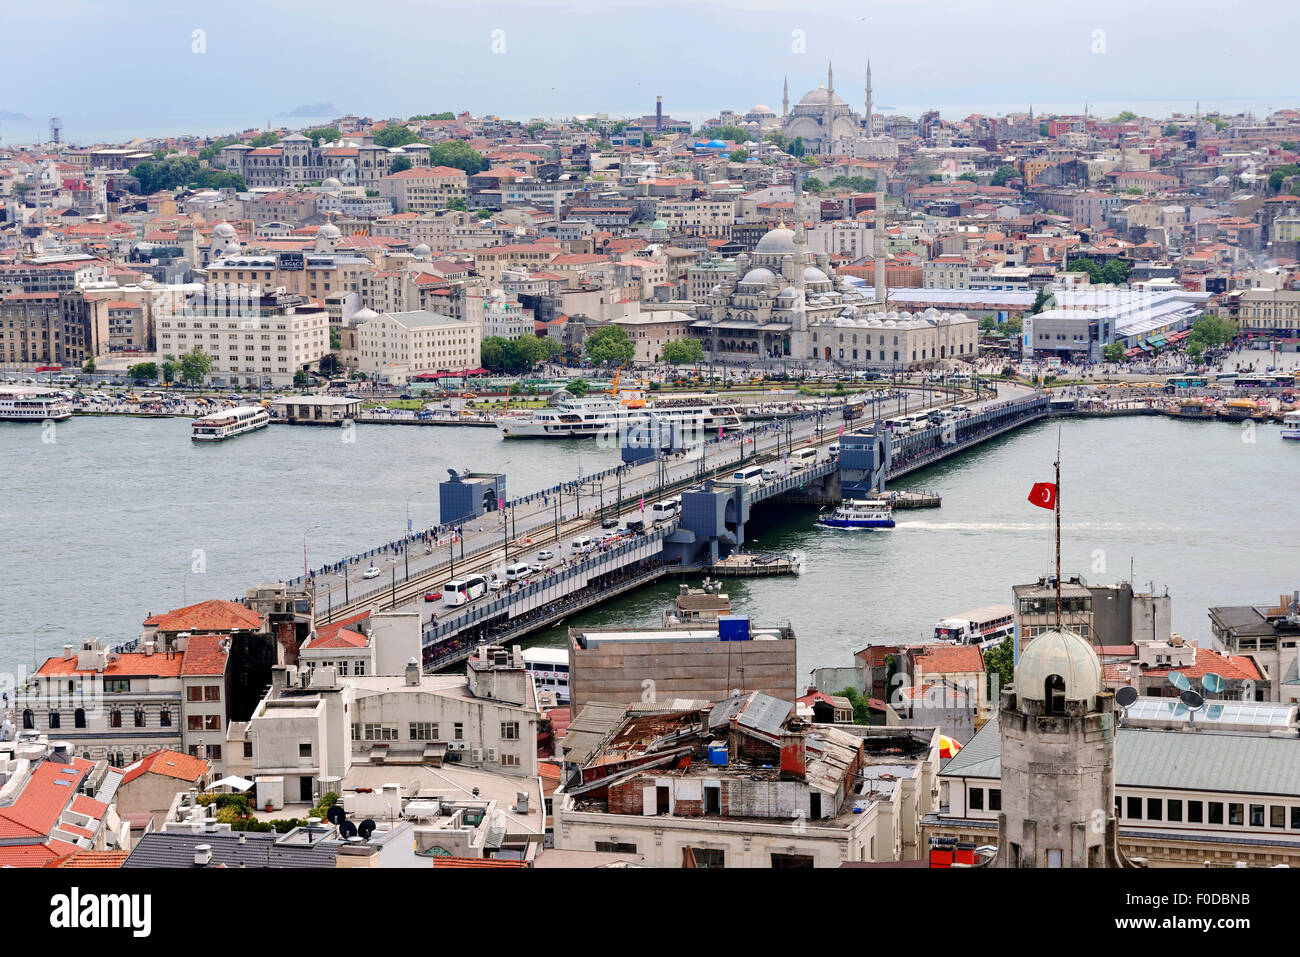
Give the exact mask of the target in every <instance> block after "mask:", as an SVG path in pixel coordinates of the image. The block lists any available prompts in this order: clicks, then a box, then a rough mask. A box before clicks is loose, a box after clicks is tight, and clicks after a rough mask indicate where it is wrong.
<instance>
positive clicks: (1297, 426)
mask: <svg viewBox="0 0 1300 957" xmlns="http://www.w3.org/2000/svg"><path fill="white" fill-rule="evenodd" d="M1282 438H1284V439H1300V410H1297V411H1295V412H1288V413H1287V414H1286V415H1284V416H1282Z"/></svg>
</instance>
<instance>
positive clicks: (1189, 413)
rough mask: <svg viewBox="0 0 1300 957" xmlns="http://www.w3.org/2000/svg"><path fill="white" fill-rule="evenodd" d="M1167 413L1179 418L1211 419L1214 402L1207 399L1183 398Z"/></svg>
mask: <svg viewBox="0 0 1300 957" xmlns="http://www.w3.org/2000/svg"><path fill="white" fill-rule="evenodd" d="M1169 414H1170V415H1172V416H1174V417H1175V418H1179V419H1212V418H1214V403H1213V402H1212V401H1210V400H1209V399H1183V400H1182V401H1181V402H1179V403H1178V404H1177V405H1175V406H1174V407H1173V408H1172V409H1170V410H1169Z"/></svg>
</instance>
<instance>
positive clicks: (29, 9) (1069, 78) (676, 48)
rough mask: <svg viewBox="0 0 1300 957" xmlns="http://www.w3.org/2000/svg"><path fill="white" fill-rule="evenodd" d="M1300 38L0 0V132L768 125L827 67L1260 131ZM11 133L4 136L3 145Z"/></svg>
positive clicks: (518, 8)
mask: <svg viewBox="0 0 1300 957" xmlns="http://www.w3.org/2000/svg"><path fill="white" fill-rule="evenodd" d="M1297 20H1300V15H1298V14H1297V13H1296V7H1295V5H1294V3H1293V2H1289V0H1288V2H1274V0H1267V2H1264V0H1260V2H1254V0H1252V2H1251V3H1248V4H1243V5H1240V6H1234V5H1224V4H1223V3H1221V2H1218V0H1215V2H1210V0H1179V2H1165V0H1155V2H1150V0H1095V2H1091V3H1088V4H1083V3H1069V4H1060V3H1057V2H1053V0H1046V2H1044V0H1037V2H1031V0H967V2H954V3H948V2H943V0H937V2H930V3H899V2H891V3H880V2H875V0H872V2H864V0H843V2H834V3H832V2H827V0H799V2H795V0H458V2H455V3H445V2H441V0H362V2H358V0H346V2H344V0H312V2H299V0H279V2H277V0H226V2H219V3H203V4H198V3H189V2H185V0H0V35H2V36H5V37H6V43H5V56H4V57H3V59H0V111H8V112H11V113H21V114H26V115H27V116H28V117H30V118H31V119H32V120H33V121H34V124H35V126H38V127H43V126H44V124H45V122H46V120H47V118H48V117H49V116H50V115H52V114H53V115H58V116H60V117H62V118H63V121H64V128H65V131H66V135H67V136H68V138H70V139H72V140H74V141H82V142H86V141H90V140H93V139H95V138H96V137H99V136H104V137H108V136H113V135H117V136H121V135H125V134H126V133H128V132H130V131H139V132H156V131H161V130H169V131H173V132H174V131H180V130H186V129H190V130H201V131H207V132H211V131H219V130H225V129H231V128H235V127H243V126H246V125H257V124H261V123H265V121H266V120H267V118H269V117H272V116H274V114H276V113H279V112H281V111H288V110H292V109H293V108H294V107H297V106H299V105H301V104H308V103H317V102H329V103H332V104H334V105H335V106H337V107H338V108H339V110H341V111H344V112H354V113H360V114H365V115H370V116H375V117H383V116H390V115H400V116H407V115H410V114H412V113H416V112H438V111H442V110H448V109H450V110H456V111H459V110H465V109H467V110H471V111H473V112H474V113H476V114H478V113H498V114H500V115H502V116H507V117H514V118H527V117H530V116H565V115H571V114H573V113H593V112H608V113H613V114H626V113H629V112H631V111H638V112H640V111H644V112H647V113H648V112H652V111H653V109H654V97H655V95H656V94H662V95H663V97H664V107H665V112H667V113H669V114H672V113H673V112H674V111H676V112H677V113H678V114H681V115H684V116H686V118H695V117H698V116H699V115H700V114H701V113H702V112H704V111H709V112H711V113H715V112H716V111H717V110H718V109H720V108H732V109H737V110H746V109H748V108H749V107H750V106H751V105H752V104H754V103H756V102H758V101H762V102H764V103H766V104H768V105H769V106H771V107H772V108H773V109H774V110H777V111H779V110H780V106H781V104H780V100H781V78H782V75H783V74H786V73H788V74H789V75H790V89H791V97H792V99H793V100H797V99H798V97H799V96H800V95H802V94H803V93H804V92H806V91H807V90H809V89H811V88H813V87H815V86H816V85H817V83H818V82H819V81H820V80H823V79H824V78H825V74H826V61H827V58H828V57H829V58H833V59H834V62H835V88H836V91H837V92H840V93H841V95H843V96H844V97H845V98H846V99H847V100H849V102H850V103H852V104H854V105H855V106H859V108H860V104H861V101H862V99H863V95H862V87H863V72H864V70H865V67H866V62H867V58H868V57H870V58H871V61H872V70H873V75H874V81H875V102H876V106H877V108H878V109H885V108H889V107H899V108H902V107H910V108H916V107H936V108H943V107H945V106H948V107H952V106H960V105H992V104H1027V103H1029V102H1030V101H1031V100H1032V101H1033V102H1034V103H1035V104H1036V105H1040V106H1041V105H1050V104H1057V105H1062V104H1078V108H1079V109H1081V108H1082V103H1083V101H1084V100H1085V99H1087V100H1089V101H1091V102H1093V103H1099V104H1114V103H1131V104H1141V103H1143V102H1147V103H1152V104H1153V111H1154V104H1160V105H1161V107H1162V108H1163V107H1165V105H1166V104H1168V103H1170V102H1174V103H1178V102H1186V103H1188V104H1190V103H1191V101H1193V100H1195V99H1196V98H1198V97H1199V98H1200V99H1201V100H1202V101H1203V102H1204V103H1206V104H1216V105H1219V106H1222V107H1224V108H1230V107H1231V106H1232V101H1234V100H1239V101H1243V106H1241V107H1240V108H1242V109H1244V108H1248V107H1249V108H1254V109H1256V110H1257V111H1258V110H1261V109H1263V108H1264V107H1265V106H1273V107H1282V106H1297V105H1300V66H1298V65H1297V58H1296V56H1295V53H1294V49H1293V44H1294V38H1295V36H1296V30H1295V28H1296V24H1297ZM195 30H203V31H205V34H204V37H203V41H204V44H205V52H201V53H196V52H194V49H193V48H194V46H195V40H194V39H193V31H195ZM494 31H499V32H495V33H494ZM796 31H801V32H800V33H796ZM800 43H802V49H803V51H804V52H798V50H799V49H800ZM494 46H495V48H496V50H499V51H501V52H494ZM1245 101H1249V102H1245ZM276 122H281V121H280V120H277V121H276ZM25 126H26V127H29V128H31V126H32V124H23V123H21V122H20V121H16V120H9V121H6V122H5V126H4V133H5V139H6V140H7V141H14V140H17V139H22V138H23V137H22V136H21V133H22V132H23V127H25Z"/></svg>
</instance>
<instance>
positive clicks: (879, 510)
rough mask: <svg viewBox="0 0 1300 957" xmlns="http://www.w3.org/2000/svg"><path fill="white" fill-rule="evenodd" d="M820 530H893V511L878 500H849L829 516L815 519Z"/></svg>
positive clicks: (882, 501)
mask: <svg viewBox="0 0 1300 957" xmlns="http://www.w3.org/2000/svg"><path fill="white" fill-rule="evenodd" d="M817 524H818V525H820V526H821V527H822V528H841V529H849V530H856V529H860V528H893V527H894V519H893V510H892V509H891V508H890V507H889V503H888V502H886V501H884V500H882V499H878V498H872V499H851V500H847V501H844V502H841V503H840V505H839V507H838V508H836V509H835V511H833V512H831V514H830V515H824V516H822V517H821V518H819V519H817Z"/></svg>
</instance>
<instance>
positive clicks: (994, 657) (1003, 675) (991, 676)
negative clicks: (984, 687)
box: [984, 635, 1016, 701]
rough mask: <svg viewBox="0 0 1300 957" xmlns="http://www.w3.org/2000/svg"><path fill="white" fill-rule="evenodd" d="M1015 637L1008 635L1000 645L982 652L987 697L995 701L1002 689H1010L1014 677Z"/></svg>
mask: <svg viewBox="0 0 1300 957" xmlns="http://www.w3.org/2000/svg"><path fill="white" fill-rule="evenodd" d="M1015 640H1016V639H1015V637H1014V636H1013V635H1008V636H1007V637H1006V638H1003V639H1002V644H1000V645H996V646H995V647H993V648H990V649H989V650H988V651H986V652H984V671H985V672H986V673H987V674H988V682H989V687H988V693H989V697H990V698H992V699H993V700H995V701H996V700H997V697H998V696H999V695H1000V694H1001V693H1002V689H1003V688H1009V687H1011V682H1012V681H1013V680H1014V679H1015V677H1016V653H1015Z"/></svg>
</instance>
